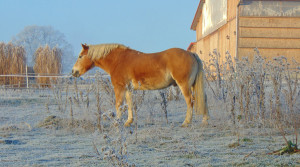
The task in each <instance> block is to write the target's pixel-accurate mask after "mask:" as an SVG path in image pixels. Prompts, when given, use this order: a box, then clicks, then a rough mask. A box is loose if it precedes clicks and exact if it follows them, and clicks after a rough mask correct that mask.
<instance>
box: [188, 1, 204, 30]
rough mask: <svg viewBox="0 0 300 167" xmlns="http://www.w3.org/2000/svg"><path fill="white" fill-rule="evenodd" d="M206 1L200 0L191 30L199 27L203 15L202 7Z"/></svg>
mask: <svg viewBox="0 0 300 167" xmlns="http://www.w3.org/2000/svg"><path fill="white" fill-rule="evenodd" d="M204 2H205V0H200V2H199V5H198V8H197V11H196V13H195V16H194V20H193V22H192V25H191V30H194V31H196V27H197V24H198V20H199V18H200V16H201V13H202V7H203V4H204Z"/></svg>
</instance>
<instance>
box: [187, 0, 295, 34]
mask: <svg viewBox="0 0 300 167" xmlns="http://www.w3.org/2000/svg"><path fill="white" fill-rule="evenodd" d="M241 1H243V0H241ZM244 1H247V0H244ZM261 1H270V0H261ZM273 1H285V0H273ZM288 1H300V0H288ZM204 3H205V0H200V2H199V5H198V8H197V11H196V13H195V16H194V19H193V22H192V25H191V30H194V31H196V27H197V24H198V21H199V18H200V16H201V13H202V8H203V4H204Z"/></svg>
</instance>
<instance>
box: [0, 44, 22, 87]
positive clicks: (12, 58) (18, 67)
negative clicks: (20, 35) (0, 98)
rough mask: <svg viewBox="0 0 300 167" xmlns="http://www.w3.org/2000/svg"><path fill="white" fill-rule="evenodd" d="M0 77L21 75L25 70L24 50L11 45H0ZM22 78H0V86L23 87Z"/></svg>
mask: <svg viewBox="0 0 300 167" xmlns="http://www.w3.org/2000/svg"><path fill="white" fill-rule="evenodd" d="M0 66H1V68H0V75H10V74H23V73H25V70H26V54H25V49H24V48H23V47H21V46H15V45H13V44H12V43H8V44H5V43H3V42H1V43H0ZM24 83H25V78H23V77H9V76H6V77H0V84H1V85H11V86H13V87H23V86H25V84H24Z"/></svg>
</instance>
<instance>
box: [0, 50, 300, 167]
mask: <svg viewBox="0 0 300 167" xmlns="http://www.w3.org/2000/svg"><path fill="white" fill-rule="evenodd" d="M217 56H218V55H217V54H216V56H215V58H214V57H213V56H212V57H213V58H212V61H211V64H208V66H210V67H207V69H206V72H207V75H206V76H207V77H206V84H207V85H206V93H207V97H208V101H207V102H208V105H209V112H210V117H211V119H210V121H209V125H207V126H203V125H202V124H201V116H198V115H194V116H193V123H192V124H191V126H190V127H188V128H181V127H180V125H181V123H182V122H183V120H184V118H185V114H186V104H185V101H184V99H183V96H182V95H180V93H178V92H179V91H178V89H177V88H174V87H172V88H171V89H167V90H158V91H145V92H142V91H135V90H131V91H132V94H133V100H132V101H133V108H134V111H136V112H137V116H134V122H133V124H132V125H131V127H129V128H125V127H124V126H123V124H124V122H125V121H126V119H127V118H126V116H127V106H126V105H123V106H122V110H123V111H124V114H123V119H121V120H117V119H116V117H115V109H114V101H115V100H114V94H113V90H112V86H111V84H110V81H109V79H107V78H105V77H103V76H102V75H101V74H99V73H97V74H96V78H94V79H86V80H74V79H72V80H68V79H65V80H59V81H58V82H57V84H58V85H56V86H53V87H52V88H50V89H40V90H34V89H30V90H18V89H17V90H12V89H0V166H288V165H291V166H297V165H300V160H299V159H300V154H299V153H296V154H283V155H274V154H269V153H272V152H273V151H275V150H278V149H280V148H282V147H285V146H286V140H291V141H292V142H293V143H298V147H299V137H298V139H296V136H298V134H299V126H300V125H299V124H300V121H299V120H300V110H299V104H300V97H299V96H300V93H299V82H298V77H299V76H298V75H299V68H296V71H295V70H294V71H293V72H289V71H287V70H288V66H289V65H288V64H285V63H286V62H285V61H284V58H281V59H280V60H276V61H275V62H273V64H268V63H267V62H265V61H264V60H263V59H261V57H256V61H257V62H256V63H254V66H252V65H251V64H250V63H249V62H248V60H247V59H244V60H242V61H239V62H236V63H237V66H236V67H233V66H232V61H231V60H230V56H228V57H227V61H226V63H225V64H226V65H227V66H221V65H220V63H218V62H217V60H218V59H217ZM258 56H259V55H258ZM274 63H275V64H274ZM276 63H277V64H276ZM211 67H213V68H211ZM214 68H215V69H216V68H217V69H218V70H217V71H216V70H215V69H214ZM218 72H219V73H218ZM134 113H135V112H134ZM298 118H299V119H298Z"/></svg>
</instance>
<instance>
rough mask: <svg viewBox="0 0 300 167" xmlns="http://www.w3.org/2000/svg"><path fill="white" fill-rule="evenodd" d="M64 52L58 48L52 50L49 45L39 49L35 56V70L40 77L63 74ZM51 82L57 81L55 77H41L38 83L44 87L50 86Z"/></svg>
mask: <svg viewBox="0 0 300 167" xmlns="http://www.w3.org/2000/svg"><path fill="white" fill-rule="evenodd" d="M61 56H62V51H61V50H60V49H58V48H55V47H54V48H52V49H51V48H50V47H49V46H48V45H46V46H45V47H39V48H38V49H37V50H36V52H35V54H34V62H35V64H34V66H33V69H34V71H35V73H37V75H38V76H45V75H58V74H61V71H62V65H61ZM50 80H53V81H54V82H55V81H56V78H55V77H50V78H49V77H41V78H40V77H39V78H37V80H36V82H37V83H38V84H39V85H40V86H42V87H48V86H50V84H51V83H50Z"/></svg>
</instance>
